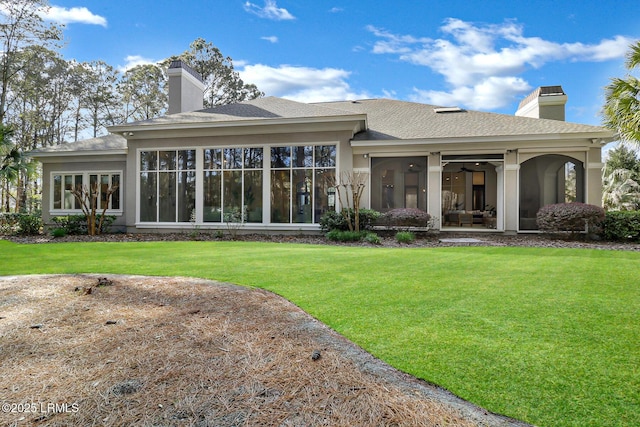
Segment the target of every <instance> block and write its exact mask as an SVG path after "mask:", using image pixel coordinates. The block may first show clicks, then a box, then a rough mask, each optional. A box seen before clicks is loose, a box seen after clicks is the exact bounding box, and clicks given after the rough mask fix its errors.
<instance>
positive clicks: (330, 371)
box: [0, 275, 525, 426]
mask: <svg viewBox="0 0 640 427" xmlns="http://www.w3.org/2000/svg"><path fill="white" fill-rule="evenodd" d="M99 285H100V286H99ZM0 336H1V339H0V361H1V363H0V378H2V381H1V382H0V400H1V401H2V403H3V406H2V411H1V412H0V424H1V425H16V426H23V425H35V426H39V425H46V426H68V425H73V426H90V425H107V426H131V425H149V426H151V425H153V426H245V425H246V426H260V425H262V426H271V425H277V426H302V425H304V426H324V425H327V426H329V425H330V426H385V425H389V426H390V425H397V426H522V425H525V424H523V423H521V422H518V421H515V420H511V419H508V418H505V417H502V416H498V415H494V414H490V413H488V412H486V411H485V410H483V409H481V408H478V407H476V406H474V405H471V404H469V403H467V402H465V401H463V400H461V399H459V398H457V397H455V396H453V395H452V394H451V393H449V392H447V391H446V390H443V389H441V388H438V387H436V386H433V385H430V384H427V383H425V382H424V381H420V380H417V379H415V378H414V377H411V376H409V375H406V374H403V373H401V372H399V371H397V370H395V369H393V368H391V367H390V366H388V365H386V364H384V363H382V362H381V361H380V360H377V359H375V358H374V357H372V356H371V355H369V354H368V353H366V352H364V351H363V350H362V349H360V348H359V347H357V346H355V345H354V344H352V343H351V342H349V341H347V340H346V339H344V338H343V337H341V336H340V335H338V334H337V333H335V332H334V331H332V330H330V329H329V328H327V327H326V326H324V325H323V324H321V323H320V322H318V321H316V320H315V319H313V318H312V317H310V316H309V315H307V314H306V313H304V312H303V311H302V310H300V309H299V308H298V307H296V306H295V305H293V304H291V303H290V302H288V301H286V300H285V299H283V298H281V297H279V296H277V295H275V294H272V293H270V292H267V291H264V290H259V289H249V288H244V287H239V286H233V285H229V284H223V283H217V282H212V281H206V280H200V279H187V278H173V277H172V278H169V277H141V276H116V275H109V276H97V275H65V276H57V275H37V276H36V275H34V276H13V277H10V276H6V277H0ZM7 404H9V406H7ZM11 404H13V406H12V405H11ZM25 404H26V406H25ZM27 410H29V411H30V412H26V411H27ZM12 411H13V412H12Z"/></svg>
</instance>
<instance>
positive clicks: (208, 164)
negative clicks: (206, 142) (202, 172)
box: [204, 148, 222, 169]
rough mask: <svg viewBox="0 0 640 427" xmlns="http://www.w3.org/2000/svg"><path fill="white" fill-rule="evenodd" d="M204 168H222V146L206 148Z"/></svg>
mask: <svg viewBox="0 0 640 427" xmlns="http://www.w3.org/2000/svg"><path fill="white" fill-rule="evenodd" d="M204 168H205V169H222V150H221V149H220V148H207V149H206V150H204Z"/></svg>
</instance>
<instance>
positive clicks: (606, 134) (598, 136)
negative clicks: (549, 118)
mask: <svg viewBox="0 0 640 427" xmlns="http://www.w3.org/2000/svg"><path fill="white" fill-rule="evenodd" d="M575 140H591V143H593V144H596V143H598V144H600V145H604V144H606V143H609V142H612V141H615V140H616V135H615V134H614V133H613V132H611V131H602V132H576V133H554V134H543V135H540V134H528V135H487V136H463V137H443V138H415V139H401V138H398V139H374V140H352V141H351V146H352V147H375V146H380V145H387V144H389V143H391V144H393V145H396V146H397V145H425V144H427V145H431V144H471V143H486V142H497V143H500V142H511V143H513V142H533V141H575Z"/></svg>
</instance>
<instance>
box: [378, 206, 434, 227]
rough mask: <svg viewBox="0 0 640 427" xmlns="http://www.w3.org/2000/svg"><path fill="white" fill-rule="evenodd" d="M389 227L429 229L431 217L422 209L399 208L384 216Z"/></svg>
mask: <svg viewBox="0 0 640 427" xmlns="http://www.w3.org/2000/svg"><path fill="white" fill-rule="evenodd" d="M384 221H385V224H386V225H387V227H404V228H408V227H429V225H430V221H431V215H429V214H428V213H427V212H425V211H423V210H422V209H416V208H398V209H392V210H390V211H389V212H387V213H385V214H384Z"/></svg>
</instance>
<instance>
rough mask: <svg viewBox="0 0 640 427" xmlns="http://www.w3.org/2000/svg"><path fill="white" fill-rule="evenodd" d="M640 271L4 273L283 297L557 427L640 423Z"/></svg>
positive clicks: (276, 252)
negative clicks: (176, 282) (214, 285)
mask: <svg viewBox="0 0 640 427" xmlns="http://www.w3.org/2000/svg"><path fill="white" fill-rule="evenodd" d="M639 267H640V253H632V252H614V251H597V250H578V249H541V248H497V247H488V248H483V247H459V248H437V249H434V248H424V249H418V248H404V249H397V248H396V249H387V248H374V247H371V248H367V247H337V246H312V245H298V244H277V243H247V242H144V243H76V244H66V243H57V244H40V245H17V244H13V243H9V242H6V241H0V275H15V274H28V273H78V272H93V273H123V274H146V275H178V276H195V277H204V278H209V279H216V280H221V281H228V282H233V283H237V284H242V285H248V286H256V287H261V288H265V289H269V290H272V291H274V292H276V293H278V294H280V295H283V296H284V297H286V298H287V299H289V300H291V301H293V302H294V303H295V304H297V305H299V306H300V307H302V308H303V309H305V310H306V311H307V312H309V313H310V314H312V315H313V316H315V317H317V318H318V319H320V320H322V321H323V322H325V323H327V324H328V325H330V326H331V327H332V328H334V329H335V330H337V331H338V332H340V333H342V334H343V335H345V336H347V337H348V338H349V339H351V340H352V341H354V342H356V343H357V344H359V345H361V346H362V347H364V348H365V349H366V350H368V351H369V352H371V353H373V354H374V355H376V356H378V357H380V358H381V359H383V360H385V361H387V362H389V363H390V364H391V365H393V366H395V367H397V368H399V369H401V370H404V371H406V372H409V373H411V374H413V375H415V376H417V377H420V378H424V379H426V380H428V381H431V382H434V383H436V384H439V385H441V386H443V387H445V388H447V389H449V390H451V391H452V392H453V393H455V394H457V395H459V396H461V397H463V398H465V399H468V400H470V401H472V402H474V403H477V404H479V405H481V406H483V407H485V408H487V409H489V410H491V411H494V412H498V413H502V414H506V415H509V416H512V417H515V418H519V419H522V420H525V421H528V422H530V423H534V424H537V425H544V426H631V425H635V422H636V421H637V420H638V419H640V391H639V390H640V370H639V369H638V367H639V366H640V319H639V315H640V272H639Z"/></svg>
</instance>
